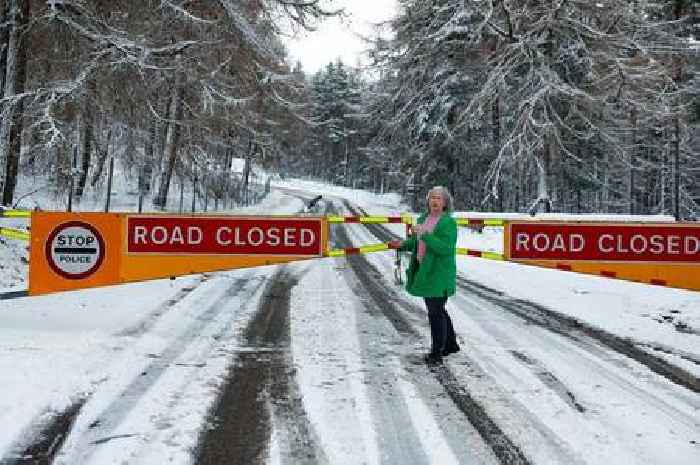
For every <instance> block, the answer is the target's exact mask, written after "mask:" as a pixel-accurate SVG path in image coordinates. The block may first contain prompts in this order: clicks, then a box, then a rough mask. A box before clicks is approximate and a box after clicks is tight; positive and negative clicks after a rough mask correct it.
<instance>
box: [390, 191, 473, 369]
mask: <svg viewBox="0 0 700 465" xmlns="http://www.w3.org/2000/svg"><path fill="white" fill-rule="evenodd" d="M426 200H427V201H428V211H427V212H426V213H423V214H422V215H421V216H420V217H419V218H418V221H417V224H416V225H415V226H414V227H413V230H412V234H411V235H410V236H409V237H408V239H406V240H405V241H392V244H391V245H392V246H393V247H397V248H399V249H400V250H407V251H410V252H412V255H411V264H410V265H409V267H408V272H407V279H406V290H407V291H408V292H409V293H410V294H412V295H415V296H418V297H423V299H424V300H425V306H426V307H427V309H428V321H429V322H430V335H431V338H432V347H431V350H430V353H429V354H428V355H426V361H427V362H428V363H430V364H437V363H441V362H442V357H444V356H447V355H449V354H451V353H454V352H457V351H459V345H458V344H457V339H456V337H455V332H454V328H453V327H452V320H451V319H450V316H449V315H448V314H447V311H446V310H445V304H446V303H447V298H448V297H450V296H452V295H454V293H455V287H456V275H457V264H456V257H455V252H456V251H455V247H456V244H457V223H456V222H455V220H454V218H452V215H451V211H452V196H451V195H450V193H449V191H448V190H447V189H446V188H444V187H442V186H436V187H433V188H432V189H430V191H428V195H427V197H426Z"/></svg>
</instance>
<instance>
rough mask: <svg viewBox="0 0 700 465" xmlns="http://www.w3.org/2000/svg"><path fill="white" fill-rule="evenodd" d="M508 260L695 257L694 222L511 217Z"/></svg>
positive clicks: (698, 258)
mask: <svg viewBox="0 0 700 465" xmlns="http://www.w3.org/2000/svg"><path fill="white" fill-rule="evenodd" d="M509 227H510V244H509V253H510V255H509V256H510V259H512V260H519V259H520V260H597V261H622V262H676V263H698V262H700V228H698V227H696V226H682V225H679V226H674V225H668V226H666V225H659V224H653V225H649V224H629V225H620V224H615V225H613V224H594V225H592V224H585V225H581V224H558V223H511V224H510V225H509Z"/></svg>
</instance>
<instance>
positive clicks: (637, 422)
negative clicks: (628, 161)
mask: <svg viewBox="0 0 700 465" xmlns="http://www.w3.org/2000/svg"><path fill="white" fill-rule="evenodd" d="M284 187H286V188H287V189H288V188H290V187H293V188H295V189H300V190H301V192H300V193H297V194H290V193H289V190H286V191H277V192H275V193H273V195H272V196H271V197H270V198H269V199H268V200H267V201H266V204H264V205H262V206H260V207H259V208H260V210H259V211H260V212H265V213H268V214H269V213H272V212H274V213H291V212H294V211H298V210H299V209H300V208H301V207H302V203H301V200H300V198H299V196H301V197H302V198H304V197H305V196H308V197H313V196H314V195H315V194H316V193H318V192H319V190H321V189H323V188H324V187H323V186H318V185H303V183H295V184H294V185H293V186H290V185H286V186H284ZM283 192H286V193H283ZM321 192H323V193H324V194H325V195H324V199H325V204H324V206H325V207H326V208H328V209H336V211H340V212H347V210H345V211H344V209H347V208H348V207H350V208H359V207H363V208H365V209H371V210H372V213H376V214H380V213H384V212H391V211H394V210H395V209H398V208H399V207H398V205H397V203H396V202H395V200H394V199H392V198H386V197H372V196H369V195H368V196H357V195H354V193H353V192H350V191H345V190H340V189H331V188H327V190H326V191H321ZM308 197H307V198H308ZM382 209H383V210H382ZM334 228H338V229H337V230H334V237H335V240H336V241H337V242H338V244H340V245H349V244H350V243H352V244H366V243H373V242H377V241H378V237H377V236H381V237H379V240H382V241H383V240H385V238H386V236H387V235H390V234H391V233H392V232H393V233H397V234H399V233H400V232H401V231H400V227H398V228H397V227H394V229H393V231H392V230H389V229H378V228H377V227H374V228H371V229H367V228H364V227H363V226H358V225H347V226H334ZM462 239H463V238H462ZM462 239H461V240H462ZM458 260H460V264H459V266H460V274H461V278H460V285H459V290H458V294H457V295H456V296H455V298H453V299H450V301H449V303H448V310H449V311H450V314H451V315H452V317H453V321H454V323H455V328H456V330H457V332H458V334H459V338H460V342H461V345H462V351H461V352H459V353H457V354H455V355H452V356H450V357H449V358H448V359H447V362H446V364H445V365H444V366H443V367H439V368H437V369H429V368H428V367H427V366H425V365H424V364H423V363H422V362H421V355H422V354H423V352H425V351H426V350H427V347H428V346H429V330H428V326H427V317H426V315H425V311H424V309H423V305H422V302H421V301H420V300H419V299H415V298H412V297H410V296H408V295H407V294H406V293H405V292H404V291H403V290H402V289H401V288H400V287H399V286H396V285H395V284H394V283H393V282H392V280H393V254H388V253H382V254H373V255H369V256H356V257H352V258H351V259H345V258H337V259H323V260H314V261H308V262H297V263H293V264H288V265H280V266H271V267H262V268H256V269H251V270H235V271H230V272H223V273H212V274H207V275H203V276H193V277H186V278H182V279H178V280H175V281H167V280H166V281H154V282H150V283H139V284H131V285H126V286H119V287H114V288H106V289H94V290H88V291H81V292H74V293H65V294H60V295H54V296H45V297H41V298H21V299H13V300H10V301H4V302H2V303H0V305H2V307H0V335H1V336H0V386H2V387H3V396H0V463H2V464H3V465H5V464H8V465H9V464H24V463H55V464H70V465H74V464H78V465H81V464H96V465H102V464H123V463H128V464H154V463H176V464H186V463H201V464H205V463H206V464H229V463H242V464H246V465H247V464H255V463H260V464H275V465H276V464H287V463H289V464H416V465H418V464H433V463H434V464H441V465H442V464H496V463H509V464H516V463H530V464H550V463H551V464H558V463H574V464H607V463H614V464H674V465H675V464H678V465H682V464H683V465H685V464H688V465H690V464H696V463H699V462H700V395H699V394H698V392H697V390H696V389H693V386H695V385H694V384H693V380H695V381H697V371H698V368H697V365H698V364H697V363H696V361H697V360H700V336H698V334H693V333H692V332H690V333H677V332H676V331H675V330H674V329H673V327H671V326H669V325H663V324H660V323H657V322H656V321H653V320H651V318H646V317H644V316H643V315H645V314H646V311H647V310H644V311H642V312H638V313H634V312H631V311H630V312H629V313H630V314H629V316H628V317H627V318H625V319H621V318H620V317H619V314H620V313H621V311H622V310H625V311H628V310H629V307H628V306H626V307H625V308H624V309H623V308H621V307H620V308H618V307H615V306H614V305H612V304H611V303H614V302H620V298H621V297H622V296H624V298H625V299H626V301H627V302H628V303H629V302H632V303H635V302H644V301H645V300H644V299H645V298H646V297H647V296H650V297H651V298H655V299H657V306H656V307H651V305H652V304H651V303H649V302H646V305H647V306H649V308H648V312H649V314H654V312H655V311H656V312H659V313H660V312H662V311H666V310H670V309H678V311H679V312H681V311H682V312H683V313H682V316H683V318H685V320H684V321H686V322H687V323H688V324H689V325H690V327H691V328H692V327H696V326H695V325H696V321H700V316H699V315H700V311H699V310H697V309H698V308H700V297H698V295H697V293H692V292H688V291H679V290H670V289H661V288H652V287H651V286H642V285H637V284H633V283H619V282H614V281H609V280H603V279H601V278H595V277H586V276H580V275H575V274H572V273H563V272H556V271H551V270H537V269H533V268H528V267H516V266H513V265H512V264H504V263H489V262H486V261H483V260H479V259H463V258H458ZM492 275H493V276H492ZM499 279H504V280H506V279H508V280H509V286H507V287H509V289H503V288H502V286H499V284H500V282H499V281H498V280H499ZM548 280H549V281H548ZM557 280H560V281H558V282H560V283H561V284H558V287H557V289H556V290H554V289H553V290H552V293H551V294H553V295H561V296H563V298H562V299H561V300H559V301H557V303H555V304H553V303H552V299H551V295H550V293H549V292H547V289H546V287H547V286H548V285H550V286H551V285H552V284H551V283H553V282H557ZM601 282H602V284H601ZM609 283H612V284H609ZM634 286H636V287H634ZM601 287H602V288H604V289H605V291H604V292H603V291H598V292H597V294H596V293H595V292H596V291H595V289H597V288H601ZM538 289H539V290H538ZM564 289H569V290H570V292H569V294H565V292H564ZM582 289H586V290H587V294H584V295H585V296H586V297H590V293H591V292H594V295H596V296H597V299H596V300H595V302H596V303H597V304H598V305H608V306H610V307H609V308H607V309H606V311H607V312H608V313H610V314H611V316H610V318H609V319H606V318H605V316H604V315H603V314H602V313H600V309H599V308H591V309H590V312H589V313H586V312H585V309H583V310H582V309H581V304H580V302H578V301H576V300H575V299H576V298H577V297H578V296H579V294H577V293H576V292H581V291H582ZM509 291H510V292H509ZM574 291H576V292H574ZM528 292H529V294H528ZM533 294H534V295H535V297H538V296H541V298H532V295H533ZM545 294H546V295H545ZM538 306H540V307H541V306H544V307H546V308H544V309H543V311H550V310H551V311H552V314H551V315H549V318H550V319H549V320H547V319H546V318H545V320H542V319H535V318H534V317H531V316H530V315H536V314H537V308H538ZM582 315H583V317H582ZM564 317H567V318H574V317H576V318H580V319H581V320H582V322H584V323H586V325H589V326H585V325H584V329H585V330H576V329H575V328H572V327H571V326H567V323H566V322H567V321H568V320H566V319H564ZM557 318H559V319H557ZM647 320H649V321H651V322H653V324H650V325H648V326H647ZM621 321H622V323H620V322H621ZM591 328H596V329H599V330H600V331H599V333H600V332H602V333H604V335H603V336H601V335H600V334H599V333H595V331H591V330H590V329H591ZM603 330H604V331H603ZM630 333H632V335H633V336H632V337H630ZM621 341H627V344H628V345H629V346H631V347H632V349H630V348H629V347H628V346H624V345H621V344H622V342H621ZM630 341H632V342H630ZM650 344H652V345H655V346H663V347H664V348H665V351H666V352H668V353H665V354H663V358H660V357H662V355H658V354H657V353H656V352H655V351H652V350H649V351H648V355H649V357H650V358H648V359H647V358H645V356H644V347H647V346H649V345H650ZM623 346H624V347H627V348H626V349H624V350H623V349H621V347H623ZM633 350H634V351H640V352H642V353H641V355H640V354H639V353H638V352H634V353H633V354H632V355H630V352H629V351H633ZM654 360H656V362H654ZM652 363H656V364H657V365H659V364H660V365H661V366H656V365H655V366H654V367H653V368H654V369H653V370H652V369H651V368H650V367H649V366H648V365H651V364H652ZM664 370H667V371H669V370H670V372H672V373H671V374H667V373H666V372H664ZM674 370H675V371H674ZM673 373H676V374H678V373H680V374H681V375H684V376H685V378H687V380H688V381H687V382H686V384H685V385H684V384H683V383H684V382H683V380H682V379H674V375H673ZM681 378H683V376H681ZM42 454H43V456H42ZM30 455H31V456H32V457H30ZM39 456H42V457H43V458H42V457H39ZM38 460H39V461H38ZM40 460H43V461H40Z"/></svg>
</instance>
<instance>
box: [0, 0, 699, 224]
mask: <svg viewBox="0 0 700 465" xmlns="http://www.w3.org/2000/svg"><path fill="white" fill-rule="evenodd" d="M333 3H334V2H333V1H332V0H200V1H191V0H190V1H188V0H143V1H130V0H109V1H107V0H45V1H39V0H2V1H0V14H1V15H2V20H1V21H0V27H1V29H0V44H1V45H2V48H1V50H0V52H1V55H0V91H1V92H2V96H1V97H2V98H1V99H0V102H1V104H2V121H1V125H0V191H1V192H2V200H1V201H0V204H2V205H6V206H12V205H15V204H16V203H17V202H18V200H19V199H21V198H22V196H24V195H27V194H28V193H29V192H32V191H38V190H41V191H43V192H44V193H45V194H50V195H52V196H54V197H56V198H62V199H63V198H66V199H67V198H68V197H71V199H74V200H72V201H73V202H76V203H79V202H80V199H81V197H83V196H85V195H97V196H99V195H105V194H104V192H105V186H106V184H107V182H108V179H107V178H108V176H107V173H108V171H109V166H110V164H112V165H115V164H116V165H117V167H118V171H119V172H120V173H122V174H123V175H125V176H127V177H128V178H129V179H132V180H133V182H132V185H133V186H134V188H135V189H138V192H139V194H140V196H141V197H145V198H147V199H148V202H150V203H149V204H148V205H144V206H143V208H144V209H145V210H161V209H165V208H169V207H172V205H173V204H174V203H175V202H176V196H177V195H176V192H177V191H178V188H181V187H183V186H187V187H186V188H187V189H189V190H191V191H192V190H193V191H194V192H195V194H196V195H197V197H198V198H199V199H200V200H199V201H200V203H201V202H202V201H204V202H206V205H208V206H209V208H210V209H222V208H230V207H232V206H235V205H240V204H248V203H249V202H251V201H252V199H253V197H254V196H255V195H256V189H260V186H259V185H258V186H256V185H255V184H256V180H254V179H253V177H252V173H253V170H252V169H251V167H252V166H253V165H256V166H260V167H262V168H264V169H265V170H266V172H268V173H277V174H279V176H282V177H290V176H292V177H296V176H299V177H311V178H315V179H322V180H324V181H328V182H332V183H336V184H339V185H344V186H350V187H355V188H362V189H369V190H373V191H375V192H388V191H394V192H399V193H401V194H402V195H403V196H405V198H406V200H407V201H408V202H409V203H411V204H412V205H413V206H414V207H416V208H419V207H420V204H421V200H422V198H421V196H422V193H423V192H425V191H426V190H427V188H429V187H431V186H433V185H438V184H439V185H445V186H447V187H448V188H449V189H450V190H451V191H452V192H453V194H454V196H455V202H456V207H457V209H458V210H483V211H497V212H498V211H500V212H531V213H533V214H534V213H535V212H538V211H554V212H572V213H593V212H595V213H624V214H666V215H674V216H675V217H676V218H678V219H697V217H698V215H700V176H699V175H698V174H699V170H700V159H699V149H700V142H699V141H698V134H699V133H700V77H699V74H698V70H699V69H700V42H699V41H698V39H699V38H698V35H699V34H700V23H699V21H698V10H699V8H698V7H699V6H700V1H698V0H590V1H589V0H399V2H398V4H399V8H398V11H397V15H396V17H395V18H393V19H392V20H391V21H389V22H387V23H386V24H378V25H377V26H376V34H374V35H373V36H371V37H367V38H366V46H367V52H366V60H365V64H363V65H354V64H347V63H343V62H341V61H340V60H336V61H334V62H331V63H328V65H327V66H326V67H325V68H324V69H322V70H320V71H318V72H315V73H308V72H307V71H306V70H304V69H303V67H302V66H301V64H300V63H292V62H291V59H290V58H289V55H288V52H287V50H286V48H285V40H287V38H289V37H290V36H293V35H294V34H296V33H298V32H300V31H304V30H313V29H314V28H315V27H316V26H317V25H318V24H320V22H322V21H324V19H326V18H328V17H330V16H333V15H342V14H343V11H342V10H340V9H338V8H336V7H335V6H334V4H333ZM329 46H334V44H329ZM237 160H243V166H242V169H240V170H239V169H234V168H235V166H236V161H237ZM22 180H25V182H24V183H23V184H22V183H21V182H20V181H22ZM264 182H265V180H257V183H258V184H260V185H262V184H264ZM18 186H19V187H18ZM140 208H141V206H140Z"/></svg>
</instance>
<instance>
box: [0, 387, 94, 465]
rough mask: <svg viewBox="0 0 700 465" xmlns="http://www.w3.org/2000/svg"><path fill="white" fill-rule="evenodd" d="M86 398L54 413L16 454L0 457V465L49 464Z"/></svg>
mask: <svg viewBox="0 0 700 465" xmlns="http://www.w3.org/2000/svg"><path fill="white" fill-rule="evenodd" d="M86 400H87V399H81V400H80V401H78V402H75V403H73V404H71V405H70V406H68V408H67V409H65V410H64V411H63V412H60V413H58V414H57V415H55V416H54V417H53V418H52V419H51V421H49V423H48V424H46V425H44V426H43V428H42V429H41V431H40V432H39V434H38V435H36V438H37V439H35V440H34V442H32V443H31V444H30V445H29V446H27V447H26V448H25V449H24V450H23V451H21V452H20V453H18V454H17V455H16V456H14V457H8V458H6V459H0V465H49V464H50V463H51V462H52V461H53V459H54V456H55V455H56V452H58V450H59V449H60V448H61V446H62V445H63V442H64V441H65V440H66V437H67V436H68V432H69V431H70V429H71V427H72V426H73V423H74V422H75V418H76V417H77V416H78V412H80V409H81V408H82V406H83V404H84V403H85V402H86ZM30 428H31V427H30Z"/></svg>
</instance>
